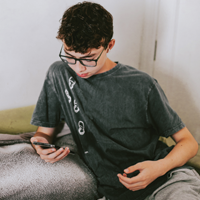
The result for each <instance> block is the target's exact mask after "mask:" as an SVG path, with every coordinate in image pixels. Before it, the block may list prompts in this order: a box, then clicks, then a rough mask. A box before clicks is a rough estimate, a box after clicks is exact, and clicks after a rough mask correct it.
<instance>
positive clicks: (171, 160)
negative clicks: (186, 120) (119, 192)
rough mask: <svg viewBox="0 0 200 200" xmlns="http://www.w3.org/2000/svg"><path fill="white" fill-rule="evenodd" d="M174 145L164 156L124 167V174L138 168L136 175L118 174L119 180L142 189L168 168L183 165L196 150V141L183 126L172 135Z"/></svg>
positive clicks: (129, 187) (133, 189) (127, 185)
mask: <svg viewBox="0 0 200 200" xmlns="http://www.w3.org/2000/svg"><path fill="white" fill-rule="evenodd" d="M172 138H173V139H174V140H175V142H176V145H175V147H174V148H173V149H172V151H171V152H170V153H169V154H168V155H167V156H166V157H165V158H164V159H160V160H157V161H144V162H141V163H138V164H136V165H133V166H130V167H129V168H127V169H125V170H124V172H125V173H126V174H128V173H132V172H134V171H136V170H139V171H140V173H139V175H137V176H136V177H133V178H128V177H126V174H124V176H122V175H121V174H118V178H119V181H120V182H121V183H122V184H123V185H124V186H125V187H127V188H128V189H130V190H132V191H136V190H140V189H144V188H145V187H147V186H148V185H149V184H150V183H151V182H153V181H154V180H155V179H156V178H158V177H159V176H162V175H164V174H165V173H166V172H168V171H169V170H171V169H173V168H175V167H180V166H182V165H184V164H185V163H186V162H187V161H188V160H189V159H190V158H192V157H194V156H195V155H196V153H197V151H198V143H197V142H196V140H195V139H194V137H193V136H192V134H191V133H190V132H189V131H188V129H187V128H186V127H185V128H183V129H181V130H180V131H178V132H177V133H175V134H173V135H172Z"/></svg>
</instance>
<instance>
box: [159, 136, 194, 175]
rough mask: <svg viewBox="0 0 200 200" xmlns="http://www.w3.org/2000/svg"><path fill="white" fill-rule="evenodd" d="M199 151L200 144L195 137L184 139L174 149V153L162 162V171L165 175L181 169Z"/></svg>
mask: <svg viewBox="0 0 200 200" xmlns="http://www.w3.org/2000/svg"><path fill="white" fill-rule="evenodd" d="M197 151H198V143H197V142H196V141H195V139H194V138H193V137H189V138H183V139H181V140H180V141H179V142H177V144H176V145H175V147H174V148H173V149H172V151H171V152H170V153H169V154H168V155H167V156H166V157H165V158H164V159H161V160H160V164H161V166H162V171H163V174H162V175H164V174H165V173H166V172H168V171H169V170H171V169H173V168H176V167H181V166H182V165H184V164H185V163H186V162H187V161H188V160H189V159H191V158H192V157H194V156H195V155H196V153H197Z"/></svg>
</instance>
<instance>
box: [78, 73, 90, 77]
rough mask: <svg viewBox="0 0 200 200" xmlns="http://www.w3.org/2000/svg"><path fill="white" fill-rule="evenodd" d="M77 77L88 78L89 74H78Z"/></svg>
mask: <svg viewBox="0 0 200 200" xmlns="http://www.w3.org/2000/svg"><path fill="white" fill-rule="evenodd" d="M77 75H78V76H80V77H86V76H87V75H88V73H85V74H78V73H77Z"/></svg>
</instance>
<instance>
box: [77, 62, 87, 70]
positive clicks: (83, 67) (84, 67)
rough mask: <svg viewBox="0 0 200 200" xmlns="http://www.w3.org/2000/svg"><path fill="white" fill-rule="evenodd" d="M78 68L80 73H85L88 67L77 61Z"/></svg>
mask: <svg viewBox="0 0 200 200" xmlns="http://www.w3.org/2000/svg"><path fill="white" fill-rule="evenodd" d="M76 68H77V69H78V71H79V72H84V71H85V70H86V66H84V65H82V64H81V63H80V61H78V60H77V61H76Z"/></svg>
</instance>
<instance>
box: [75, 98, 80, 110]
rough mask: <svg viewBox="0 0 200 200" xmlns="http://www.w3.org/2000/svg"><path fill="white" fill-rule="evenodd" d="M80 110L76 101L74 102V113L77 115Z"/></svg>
mask: <svg viewBox="0 0 200 200" xmlns="http://www.w3.org/2000/svg"><path fill="white" fill-rule="evenodd" d="M79 110H80V109H79V107H78V105H77V103H76V100H74V112H75V113H77V112H78V111H79Z"/></svg>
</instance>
